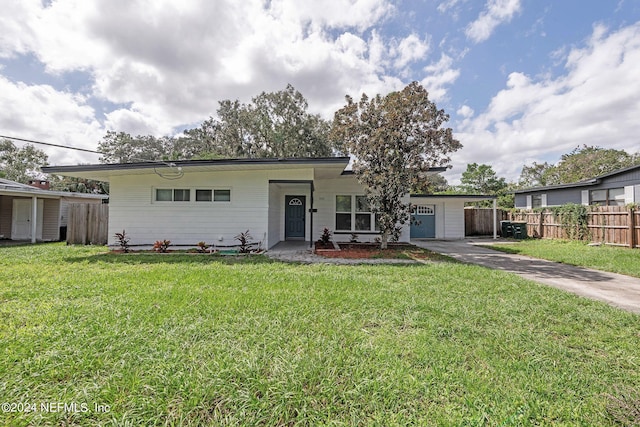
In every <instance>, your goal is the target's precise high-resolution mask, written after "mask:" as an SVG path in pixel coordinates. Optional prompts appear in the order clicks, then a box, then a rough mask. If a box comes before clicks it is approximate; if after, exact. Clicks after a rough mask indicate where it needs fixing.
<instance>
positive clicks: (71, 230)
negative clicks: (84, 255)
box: [67, 203, 109, 245]
mask: <svg viewBox="0 0 640 427" xmlns="http://www.w3.org/2000/svg"><path fill="white" fill-rule="evenodd" d="M68 215H69V217H68V218H69V220H68V222H67V244H69V245H76V244H81V245H86V244H89V245H106V244H107V239H108V235H107V233H108V232H107V226H108V223H109V205H107V204H98V203H70V204H69V214H68Z"/></svg>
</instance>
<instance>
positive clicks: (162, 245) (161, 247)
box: [153, 240, 171, 253]
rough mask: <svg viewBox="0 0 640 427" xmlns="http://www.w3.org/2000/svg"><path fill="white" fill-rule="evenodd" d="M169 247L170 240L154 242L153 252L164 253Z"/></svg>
mask: <svg viewBox="0 0 640 427" xmlns="http://www.w3.org/2000/svg"><path fill="white" fill-rule="evenodd" d="M169 246H171V240H156V242H155V243H154V244H153V250H154V251H156V252H161V253H166V252H167V250H168V249H169Z"/></svg>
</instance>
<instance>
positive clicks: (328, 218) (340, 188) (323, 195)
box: [313, 175, 410, 242]
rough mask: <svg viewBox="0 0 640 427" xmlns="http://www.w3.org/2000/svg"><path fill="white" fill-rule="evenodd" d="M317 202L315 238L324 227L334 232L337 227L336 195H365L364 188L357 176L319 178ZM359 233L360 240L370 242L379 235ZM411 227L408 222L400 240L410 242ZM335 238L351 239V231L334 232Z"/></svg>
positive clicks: (316, 186)
mask: <svg viewBox="0 0 640 427" xmlns="http://www.w3.org/2000/svg"><path fill="white" fill-rule="evenodd" d="M314 194H315V196H314V198H315V203H314V207H315V208H316V209H317V213H316V214H315V216H314V219H313V239H314V240H317V239H319V238H320V235H321V234H322V231H323V230H324V228H325V227H326V228H328V229H329V230H331V231H332V232H334V230H335V229H336V215H335V211H336V195H356V196H357V195H364V188H363V187H362V185H360V184H359V183H358V181H357V180H356V178H355V176H353V175H343V176H340V177H338V178H334V179H317V180H316V181H315V193H314ZM404 201H405V203H409V196H407V197H405V200H404ZM355 233H356V234H357V235H358V241H360V242H370V241H374V240H375V239H376V237H378V236H379V235H378V234H377V233H373V234H365V233H364V232H358V231H355ZM409 233H410V229H409V224H408V223H407V224H406V225H405V226H404V227H403V230H402V234H401V235H400V241H402V242H408V241H409V240H410V234H409ZM333 237H334V240H335V241H337V242H343V241H349V239H350V238H351V233H349V232H338V233H335V232H334V236H333Z"/></svg>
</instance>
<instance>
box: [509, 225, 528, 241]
mask: <svg viewBox="0 0 640 427" xmlns="http://www.w3.org/2000/svg"><path fill="white" fill-rule="evenodd" d="M511 228H512V231H513V237H514V238H516V239H526V238H527V237H528V236H527V223H526V222H512V223H511Z"/></svg>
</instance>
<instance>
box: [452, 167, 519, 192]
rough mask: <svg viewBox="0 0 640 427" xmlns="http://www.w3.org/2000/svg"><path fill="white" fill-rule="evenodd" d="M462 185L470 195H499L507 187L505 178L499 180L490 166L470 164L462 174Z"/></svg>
mask: <svg viewBox="0 0 640 427" xmlns="http://www.w3.org/2000/svg"><path fill="white" fill-rule="evenodd" d="M460 183H461V184H462V185H461V187H462V189H463V191H466V192H468V193H470V194H487V195H492V196H493V195H497V194H498V193H499V192H500V191H502V190H503V189H504V188H506V187H507V181H506V180H505V179H504V178H498V175H496V173H495V171H494V170H493V168H492V167H491V166H489V165H479V164H477V163H470V164H468V165H467V170H465V171H464V172H462V177H461V178H460Z"/></svg>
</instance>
